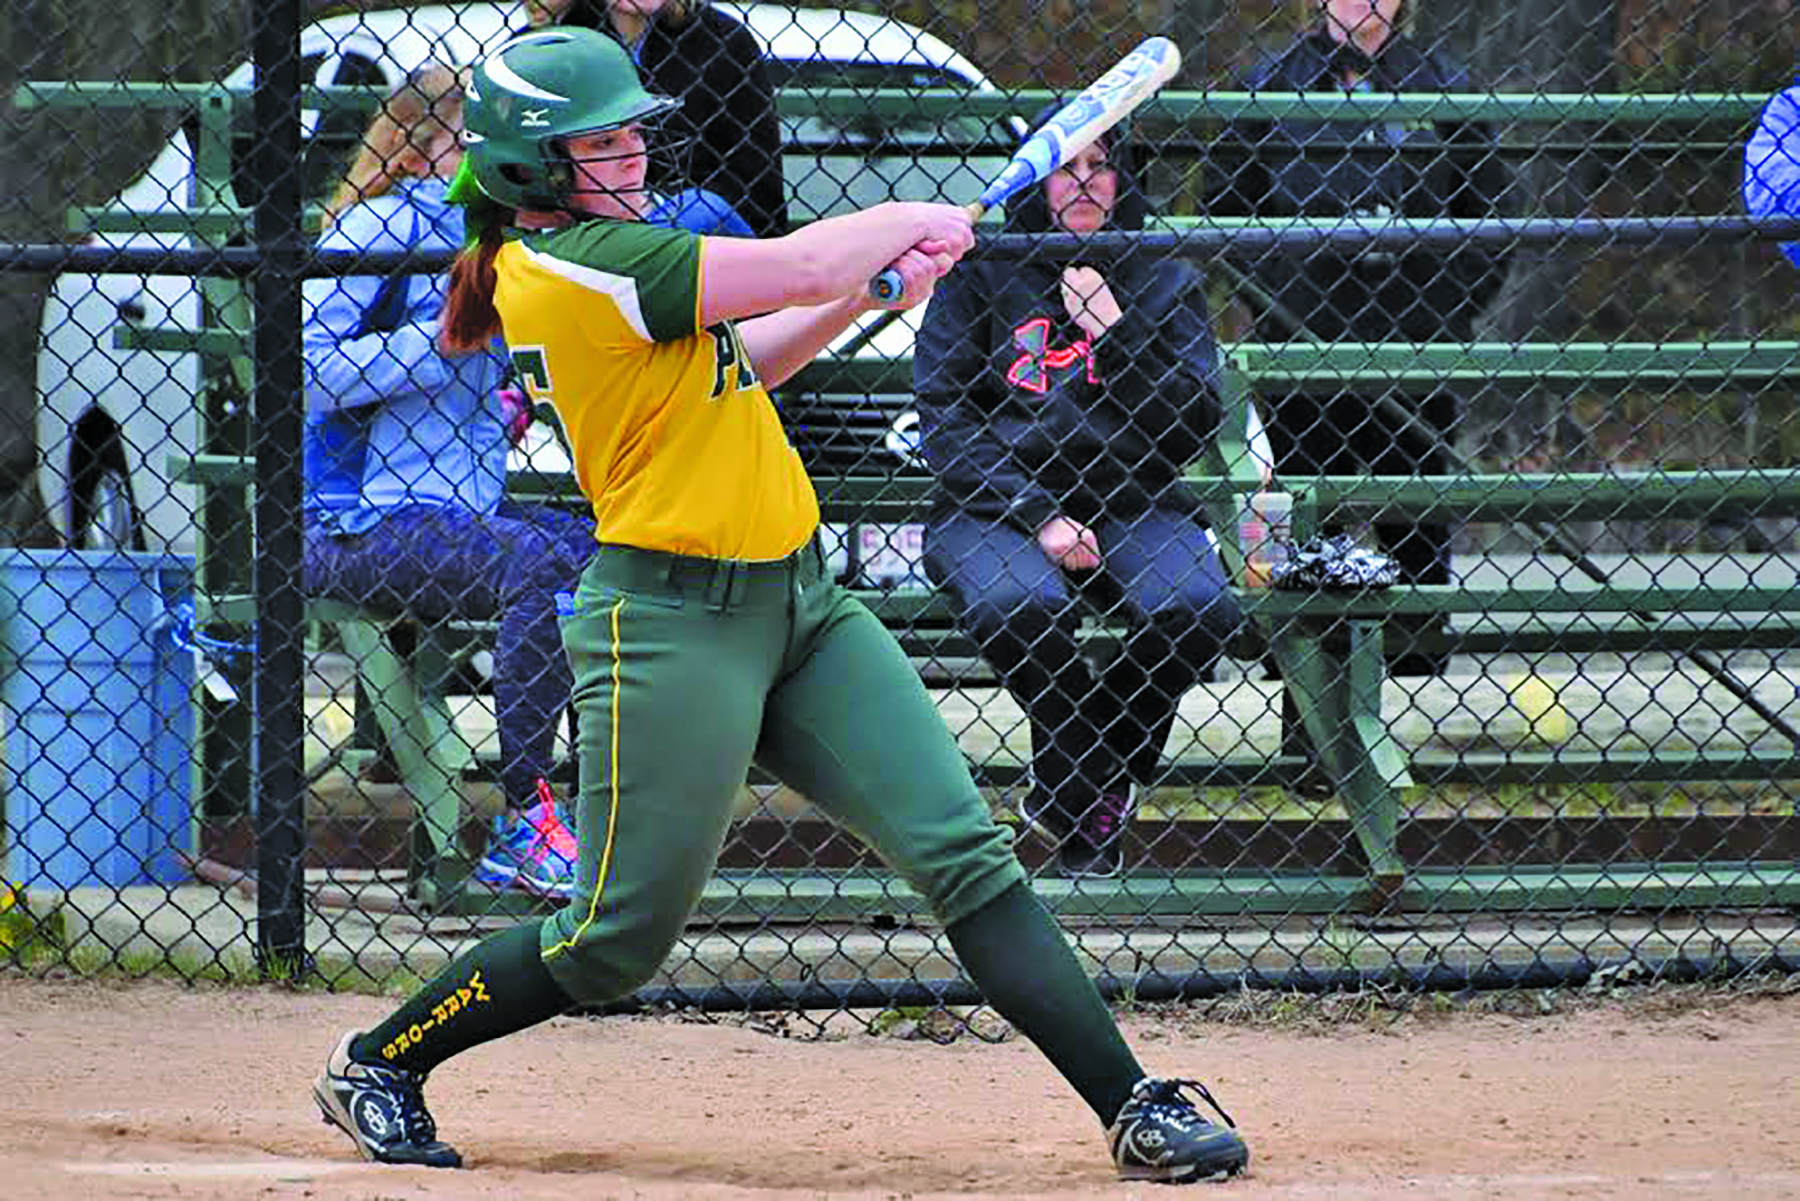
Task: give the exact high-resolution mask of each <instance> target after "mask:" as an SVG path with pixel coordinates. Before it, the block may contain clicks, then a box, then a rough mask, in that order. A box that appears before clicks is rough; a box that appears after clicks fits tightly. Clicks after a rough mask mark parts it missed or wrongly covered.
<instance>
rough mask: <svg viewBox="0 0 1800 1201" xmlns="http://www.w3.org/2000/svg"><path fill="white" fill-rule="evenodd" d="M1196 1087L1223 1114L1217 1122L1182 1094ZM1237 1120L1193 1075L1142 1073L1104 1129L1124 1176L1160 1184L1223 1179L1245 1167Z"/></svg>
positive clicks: (1246, 1151)
mask: <svg viewBox="0 0 1800 1201" xmlns="http://www.w3.org/2000/svg"><path fill="white" fill-rule="evenodd" d="M1184 1088H1191V1089H1193V1090H1195V1091H1196V1092H1197V1093H1198V1094H1199V1095H1200V1097H1201V1098H1202V1099H1203V1100H1205V1102H1206V1103H1207V1104H1208V1105H1210V1106H1212V1107H1213V1108H1214V1109H1215V1110H1217V1111H1218V1114H1219V1116H1220V1117H1222V1118H1224V1119H1225V1125H1223V1126H1218V1125H1215V1124H1214V1123H1212V1122H1209V1121H1207V1120H1206V1119H1205V1118H1203V1117H1201V1116H1200V1114H1199V1111H1197V1110H1196V1109H1195V1108H1194V1103H1193V1102H1192V1101H1190V1100H1188V1099H1187V1097H1186V1096H1184V1095H1183V1093H1182V1090H1183V1089H1184ZM1236 1125H1237V1124H1236V1123H1235V1122H1233V1121H1232V1120H1231V1115H1230V1114H1228V1113H1226V1112H1225V1111H1224V1110H1223V1109H1221V1108H1220V1107H1219V1103H1218V1102H1217V1101H1215V1100H1213V1095H1212V1094H1211V1093H1209V1092H1207V1091H1206V1086H1205V1085H1203V1084H1201V1083H1199V1082H1198V1081H1194V1080H1154V1079H1149V1078H1146V1079H1143V1080H1140V1081H1138V1082H1137V1086H1136V1087H1135V1088H1133V1089H1132V1090H1131V1098H1130V1100H1128V1101H1126V1102H1125V1106H1124V1108H1122V1109H1120V1110H1119V1116H1118V1117H1116V1118H1114V1119H1113V1124H1112V1128H1111V1129H1109V1130H1108V1131H1107V1132H1106V1145H1107V1146H1108V1147H1109V1148H1110V1149H1111V1150H1112V1157H1113V1163H1114V1164H1116V1165H1117V1166H1118V1169H1119V1179H1121V1180H1150V1181H1155V1182H1156V1183H1158V1184H1193V1183H1196V1182H1198V1181H1202V1180H1224V1179H1225V1178H1226V1177H1229V1176H1236V1175H1237V1174H1238V1173H1239V1172H1242V1171H1243V1170H1244V1168H1245V1167H1246V1166H1247V1165H1248V1164H1249V1162H1250V1148H1249V1147H1246V1146H1245V1145H1244V1140H1243V1139H1241V1138H1239V1137H1238V1136H1237V1133H1236V1131H1235V1127H1236Z"/></svg>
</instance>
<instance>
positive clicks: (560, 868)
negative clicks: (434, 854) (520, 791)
mask: <svg viewBox="0 0 1800 1201" xmlns="http://www.w3.org/2000/svg"><path fill="white" fill-rule="evenodd" d="M540 795H542V793H541V792H540ZM579 857H580V848H579V844H577V842H576V840H575V835H574V834H572V833H570V831H569V827H568V826H566V825H565V824H563V820H562V815H561V814H560V813H559V812H558V811H557V807H556V801H555V800H554V798H550V797H545V799H543V800H540V801H539V802H538V803H537V804H535V805H533V806H532V807H531V808H529V809H526V810H524V811H522V812H520V813H517V814H511V815H508V814H502V815H500V816H497V817H495V818H494V832H493V834H492V835H491V836H490V837H489V838H488V845H487V851H486V852H485V853H484V854H483V855H482V856H481V862H480V863H479V864H477V865H476V867H475V878H476V879H477V880H479V881H481V882H482V883H483V884H488V885H491V886H493V887H495V888H516V889H519V890H520V891H522V892H529V893H531V894H533V895H534V896H540V897H554V898H556V899H558V900H565V901H566V900H568V899H569V898H570V897H572V896H573V895H575V862H576V860H577V859H578V858H579Z"/></svg>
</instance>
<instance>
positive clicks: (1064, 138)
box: [869, 38, 1181, 304]
mask: <svg viewBox="0 0 1800 1201" xmlns="http://www.w3.org/2000/svg"><path fill="white" fill-rule="evenodd" d="M1180 68H1181V50H1180V48H1178V47H1177V46H1176V45H1175V43H1174V42H1171V41H1170V40H1169V39H1168V38H1149V39H1147V40H1145V41H1144V42H1143V43H1142V44H1140V45H1139V46H1138V48H1137V49H1135V50H1133V51H1132V52H1131V53H1130V54H1127V55H1126V56H1125V57H1124V58H1122V59H1120V60H1119V61H1118V62H1117V63H1116V64H1115V65H1114V66H1113V67H1112V69H1111V70H1109V71H1108V72H1107V73H1106V74H1104V75H1102V76H1101V77H1100V78H1099V79H1096V80H1095V81H1094V82H1093V83H1091V84H1089V85H1088V87H1087V90H1085V91H1083V92H1082V93H1081V95H1079V96H1077V97H1075V99H1073V100H1071V101H1069V103H1067V104H1065V105H1063V107H1062V108H1060V109H1058V110H1057V112H1056V115H1055V116H1054V117H1051V118H1050V120H1049V121H1047V122H1045V123H1044V125H1043V127H1042V128H1040V129H1038V130H1037V131H1036V132H1034V133H1033V134H1032V135H1031V136H1030V137H1028V138H1026V139H1025V141H1024V143H1023V144H1022V145H1020V147H1019V148H1018V149H1017V150H1016V151H1014V152H1013V156H1012V158H1011V160H1010V161H1008V162H1007V164H1006V167H1005V169H1003V170H1002V171H1001V172H1000V174H999V175H997V176H996V177H995V178H994V180H993V182H992V183H990V184H988V186H987V190H986V191H984V192H983V193H982V194H981V199H980V200H977V201H976V202H975V203H974V204H971V205H969V206H968V207H969V213H970V215H971V216H973V217H976V218H979V217H980V216H981V214H983V213H985V212H986V211H987V210H988V209H989V208H991V207H993V206H994V205H996V204H1000V203H1002V202H1003V201H1005V200H1006V198H1007V197H1009V196H1011V195H1013V194H1014V193H1016V192H1019V191H1020V190H1022V189H1024V188H1028V187H1031V186H1032V185H1033V184H1039V183H1042V182H1043V181H1044V180H1045V179H1047V178H1049V175H1050V173H1051V172H1052V171H1054V170H1056V169H1057V168H1058V167H1060V166H1062V165H1063V164H1064V163H1066V162H1068V161H1069V160H1070V159H1072V158H1074V157H1075V156H1076V155H1077V154H1080V153H1081V152H1082V151H1083V150H1085V149H1087V147H1088V146H1089V145H1091V144H1092V143H1093V141H1094V139H1095V138H1097V137H1099V136H1100V135H1101V134H1103V133H1105V132H1106V131H1107V130H1109V129H1111V128H1112V127H1113V126H1114V125H1117V124H1118V123H1119V122H1120V121H1121V120H1123V119H1124V118H1125V117H1126V116H1127V115H1128V114H1129V113H1130V112H1131V110H1132V109H1134V108H1136V107H1137V106H1138V105H1140V104H1142V103H1143V102H1144V101H1146V100H1148V99H1149V98H1150V97H1151V96H1154V95H1155V94H1156V93H1157V91H1158V90H1160V89H1161V88H1162V86H1163V84H1165V83H1167V82H1169V80H1170V79H1172V78H1173V77H1174V75H1175V72H1176V71H1177V70H1179V69H1180ZM903 288H904V284H903V283H902V281H901V279H900V273H899V272H898V271H896V270H895V269H894V268H892V267H889V268H887V269H886V270H884V271H882V273H881V274H880V275H877V276H876V277H875V278H874V279H873V280H871V281H869V295H870V296H872V297H874V298H875V299H876V300H879V301H881V302H882V303H883V304H890V303H892V302H893V301H895V300H898V299H899V298H900V294H901V292H902V290H903Z"/></svg>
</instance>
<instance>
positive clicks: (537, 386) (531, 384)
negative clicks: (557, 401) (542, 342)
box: [512, 346, 552, 400]
mask: <svg viewBox="0 0 1800 1201" xmlns="http://www.w3.org/2000/svg"><path fill="white" fill-rule="evenodd" d="M512 365H513V370H514V371H515V372H517V373H518V376H519V382H521V383H522V384H524V385H525V395H527V396H529V397H531V399H533V400H549V399H550V393H551V390H552V389H551V385H550V360H549V359H547V358H545V357H544V348H543V347H542V346H516V347H514V348H513V352H512Z"/></svg>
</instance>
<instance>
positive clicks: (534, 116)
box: [519, 108, 550, 129]
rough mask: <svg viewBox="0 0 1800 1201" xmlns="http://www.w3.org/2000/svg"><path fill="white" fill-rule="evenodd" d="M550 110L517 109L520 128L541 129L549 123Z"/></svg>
mask: <svg viewBox="0 0 1800 1201" xmlns="http://www.w3.org/2000/svg"><path fill="white" fill-rule="evenodd" d="M549 114H550V110H549V109H547V108H527V109H520V110H519V128H520V129H543V128H545V127H546V126H548V125H549V124H550V116H549Z"/></svg>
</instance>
